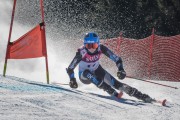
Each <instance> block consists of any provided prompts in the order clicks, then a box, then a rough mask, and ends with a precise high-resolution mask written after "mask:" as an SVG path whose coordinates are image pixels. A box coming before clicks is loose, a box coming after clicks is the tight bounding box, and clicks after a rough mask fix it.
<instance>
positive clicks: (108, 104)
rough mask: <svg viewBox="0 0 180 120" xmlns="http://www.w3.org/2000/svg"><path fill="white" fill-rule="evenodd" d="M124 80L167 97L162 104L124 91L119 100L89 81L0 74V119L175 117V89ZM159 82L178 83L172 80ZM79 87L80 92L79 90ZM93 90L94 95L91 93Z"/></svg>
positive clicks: (177, 104) (163, 119) (156, 119)
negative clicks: (71, 84)
mask: <svg viewBox="0 0 180 120" xmlns="http://www.w3.org/2000/svg"><path fill="white" fill-rule="evenodd" d="M122 82H124V83H127V84H129V85H131V86H134V87H136V88H137V89H139V90H141V91H142V92H145V93H147V94H149V95H150V96H152V97H155V98H158V99H163V98H166V99H167V100H168V104H167V106H166V107H163V106H160V105H158V104H149V103H143V102H141V101H140V100H137V99H136V98H133V97H129V96H128V95H126V94H124V96H123V98H124V99H122V100H117V99H116V98H113V97H111V96H109V95H107V94H106V93H105V92H104V91H102V90H101V89H97V88H95V86H93V85H84V86H80V87H79V88H78V89H77V90H73V89H71V88H69V86H67V85H66V86H65V85H64V86H63V85H61V86H60V85H54V84H49V85H48V84H45V83H41V82H33V81H30V80H26V79H23V78H18V77H13V76H6V77H3V76H2V75H0V116H1V120H10V119H13V120H24V119H28V120H30V119H33V120H35V119H37V120H46V119H47V120H50V119H51V120H59V119H62V120H63V119H68V120H86V119H92V120H96V119H97V120H119V119H121V120H132V119H134V120H138V119H139V120H142V119H146V120H179V119H180V114H179V113H180V102H179V101H180V97H179V93H180V90H179V89H172V88H167V87H163V86H157V85H154V84H151V83H145V82H142V81H138V80H135V79H128V78H126V79H125V80H124V81H122ZM159 83H162V84H168V85H171V86H176V87H178V88H179V87H180V84H179V83H176V82H164V81H161V82H159ZM78 90H80V91H78ZM81 91H83V92H81ZM89 93H94V94H98V95H92V94H89Z"/></svg>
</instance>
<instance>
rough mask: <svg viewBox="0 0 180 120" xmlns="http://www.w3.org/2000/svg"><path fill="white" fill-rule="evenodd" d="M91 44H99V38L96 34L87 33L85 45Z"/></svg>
mask: <svg viewBox="0 0 180 120" xmlns="http://www.w3.org/2000/svg"><path fill="white" fill-rule="evenodd" d="M89 43H98V44H99V37H98V35H97V34H96V33H94V32H89V33H86V35H85V37H84V45H85V44H89Z"/></svg>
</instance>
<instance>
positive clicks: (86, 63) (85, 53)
mask: <svg viewBox="0 0 180 120" xmlns="http://www.w3.org/2000/svg"><path fill="white" fill-rule="evenodd" d="M102 53H103V54H105V55H106V56H107V57H109V58H110V59H111V60H112V61H114V62H115V63H116V66H117V67H118V72H117V77H118V78H119V79H121V80H122V79H124V78H125V77H126V72H125V70H124V68H123V63H122V59H121V57H118V56H117V55H115V54H114V53H113V52H112V51H111V50H109V49H108V48H107V47H106V46H104V45H102V44H100V40H99V37H98V36H97V34H96V33H93V32H90V33H87V34H86V35H85V37H84V45H83V46H82V47H80V48H79V49H78V50H77V52H76V55H75V57H74V59H73V60H72V62H71V63H70V65H69V67H68V68H67V69H66V71H67V73H68V75H69V77H70V82H69V85H70V87H71V88H77V87H78V84H77V82H76V78H75V76H74V69H75V67H76V66H77V65H78V64H79V79H80V81H81V82H82V83H84V84H90V83H93V84H95V85H96V86H97V87H98V88H100V89H103V90H104V91H106V92H107V93H108V94H109V95H111V96H115V97H117V98H121V96H122V94H123V92H122V91H124V92H125V93H126V94H128V95H130V96H133V97H136V98H137V99H140V100H143V101H144V102H148V103H151V102H152V101H153V99H152V98H151V97H149V96H148V95H147V94H143V93H141V92H140V91H138V90H137V89H136V88H133V87H131V86H129V85H127V84H124V83H121V82H119V81H118V80H116V79H115V78H114V77H113V76H112V75H111V74H110V73H108V72H107V71H106V70H104V69H103V68H102V66H101V65H100V64H99V60H100V56H101V54H102ZM115 89H117V90H120V92H119V93H118V92H117V91H116V90H115Z"/></svg>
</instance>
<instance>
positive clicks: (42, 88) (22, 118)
mask: <svg viewBox="0 0 180 120" xmlns="http://www.w3.org/2000/svg"><path fill="white" fill-rule="evenodd" d="M11 10H12V1H8V0H2V1H0V11H1V14H0V26H1V27H0V36H1V39H0V48H1V49H0V73H3V67H4V58H5V53H6V45H7V39H8V33H9V25H10V17H11V12H12V11H11ZM47 25H48V24H47ZM13 26H14V27H13V31H12V38H11V41H13V40H15V39H17V38H19V37H20V36H22V35H23V34H24V33H26V32H27V31H29V29H31V28H32V26H31V27H30V26H28V25H27V24H26V25H24V24H22V23H21V24H20V23H19V22H17V16H16V15H15V21H14V25H13ZM49 26H50V25H49ZM50 31H51V28H50V27H47V33H48V34H47V48H48V56H49V58H48V60H49V63H50V64H49V71H50V82H51V84H49V85H48V84H45V82H46V81H45V80H46V73H45V62H44V58H38V59H28V60H16V61H15V60H8V67H7V72H6V74H7V76H6V77H3V76H2V75H1V74H0V120H27V119H28V120H31V119H32V120H60V119H61V120H63V119H66V120H86V119H88V120H89V119H92V120H96V119H97V120H142V119H145V120H179V119H180V114H179V113H180V97H179V94H180V90H179V89H172V88H168V87H163V86H159V85H154V84H151V83H146V82H142V81H138V80H135V79H128V78H126V79H125V80H123V81H121V82H124V83H126V84H128V85H130V86H133V87H135V88H137V89H138V90H140V91H141V92H143V93H147V94H149V95H150V96H151V97H153V98H157V99H160V100H162V99H164V98H166V99H167V100H168V102H169V103H168V105H167V106H166V107H162V106H160V105H158V104H146V103H143V102H141V101H140V100H137V99H136V98H133V97H130V96H128V95H126V94H124V96H123V98H124V99H121V100H117V99H115V98H113V97H111V96H109V95H108V94H107V93H105V92H104V91H103V90H101V89H98V88H96V87H95V86H94V85H92V84H91V85H84V84H82V83H81V82H80V81H79V80H78V79H77V82H78V85H79V87H78V89H77V90H73V89H71V88H70V87H69V86H68V85H61V86H59V85H54V84H52V83H53V82H58V83H66V84H68V82H69V79H68V75H67V73H66V70H65V68H66V67H67V66H68V65H69V63H70V62H71V60H72V58H73V56H70V55H71V54H72V53H70V52H64V51H62V50H61V49H57V48H61V47H62V48H63V46H65V45H64V44H62V41H63V39H59V36H58V41H60V43H61V44H57V43H58V42H56V41H54V39H55V38H51V37H50V36H51V35H50V33H51V32H50ZM58 34H59V33H58ZM60 45H61V46H60ZM66 46H67V45H66ZM67 49H68V48H67ZM57 51H58V52H57ZM66 51H67V50H66ZM62 54H63V56H62ZM74 54H75V53H74ZM74 54H73V55H74ZM64 56H68V57H67V58H66V57H64ZM75 73H77V70H75ZM8 75H11V76H8ZM76 75H77V74H76ZM15 76H17V77H15ZM18 77H21V78H18ZM76 78H78V77H77V76H76ZM158 83H161V84H166V85H171V86H175V87H178V88H180V83H179V82H167V81H158ZM78 90H80V91H83V92H80V91H78ZM90 93H93V94H97V95H93V94H90Z"/></svg>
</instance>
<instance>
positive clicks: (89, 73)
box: [82, 70, 101, 86]
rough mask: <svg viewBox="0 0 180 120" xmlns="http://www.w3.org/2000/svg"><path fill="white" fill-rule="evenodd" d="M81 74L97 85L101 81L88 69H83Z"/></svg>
mask: <svg viewBox="0 0 180 120" xmlns="http://www.w3.org/2000/svg"><path fill="white" fill-rule="evenodd" d="M82 75H83V77H85V78H87V79H88V80H90V81H91V82H92V83H94V84H95V85H96V86H98V85H99V84H100V83H101V81H100V80H97V78H96V77H95V75H94V74H93V73H92V72H91V71H89V70H85V71H83V73H82Z"/></svg>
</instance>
